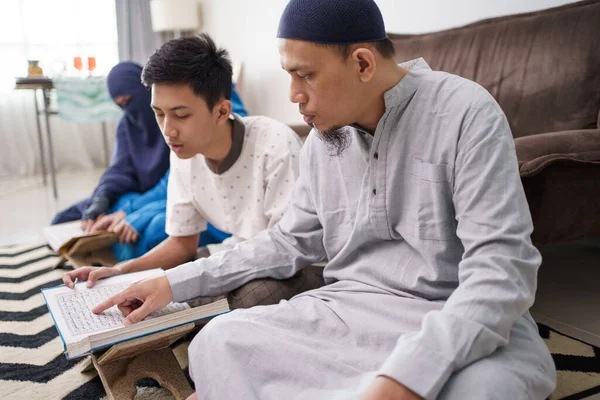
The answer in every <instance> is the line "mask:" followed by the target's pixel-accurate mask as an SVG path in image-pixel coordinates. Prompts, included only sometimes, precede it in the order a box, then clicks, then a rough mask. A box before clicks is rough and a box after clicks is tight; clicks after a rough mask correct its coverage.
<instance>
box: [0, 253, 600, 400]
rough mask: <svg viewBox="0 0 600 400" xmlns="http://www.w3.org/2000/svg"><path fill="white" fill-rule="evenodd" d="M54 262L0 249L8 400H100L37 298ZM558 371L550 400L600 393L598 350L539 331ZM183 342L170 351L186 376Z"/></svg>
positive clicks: (141, 397)
mask: <svg viewBox="0 0 600 400" xmlns="http://www.w3.org/2000/svg"><path fill="white" fill-rule="evenodd" d="M56 260H57V258H56V257H55V256H53V255H52V254H51V253H50V251H49V250H48V249H47V248H46V247H45V246H40V245H38V246H18V247H10V248H0V388H1V389H2V395H3V396H4V397H5V398H7V399H11V400H12V399H27V400H37V399H40V400H51V399H62V398H64V399H101V398H104V397H105V396H106V395H105V393H104V390H103V388H102V384H101V383H100V379H99V378H98V377H97V375H96V373H95V372H91V373H81V369H82V366H83V365H84V364H85V360H74V361H68V360H66V359H65V357H64V356H63V354H62V343H61V341H60V338H59V337H58V334H57V332H56V329H55V328H54V324H53V323H52V318H51V316H50V314H49V313H48V311H47V308H46V305H45V303H44V300H43V298H42V295H41V293H40V289H42V288H44V287H50V286H55V285H58V284H60V283H61V281H60V275H61V273H62V272H63V271H62V270H54V269H53V265H54V264H55V263H56ZM540 334H541V335H542V337H543V338H544V339H545V340H546V343H547V345H548V347H549V348H550V350H551V351H552V355H553V357H554V361H555V363H556V366H557V369H558V371H559V372H558V388H557V390H556V392H555V393H554V394H553V395H552V396H551V399H552V400H556V399H564V400H577V399H584V398H586V397H588V396H591V395H593V394H597V393H600V348H597V347H594V346H590V345H588V344H585V343H583V342H581V341H578V340H575V339H572V338H570V337H567V336H564V335H561V334H560V333H558V332H555V331H553V330H551V329H549V328H548V327H546V326H543V325H540ZM187 345H188V343H187V342H184V341H182V342H178V343H176V344H175V345H174V352H175V355H176V357H177V359H178V361H179V363H180V365H181V366H182V368H184V370H185V371H186V373H187ZM165 398H172V397H171V396H170V393H168V392H166V391H165V390H163V389H161V388H159V387H158V386H157V384H156V383H155V382H154V381H153V380H151V379H147V380H143V381H140V382H139V383H138V395H137V396H136V399H138V400H150V399H165Z"/></svg>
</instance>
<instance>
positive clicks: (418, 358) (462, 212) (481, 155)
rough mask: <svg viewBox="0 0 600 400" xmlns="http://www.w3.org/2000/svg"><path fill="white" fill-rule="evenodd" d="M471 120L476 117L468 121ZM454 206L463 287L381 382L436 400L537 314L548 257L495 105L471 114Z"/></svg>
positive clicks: (428, 319)
mask: <svg viewBox="0 0 600 400" xmlns="http://www.w3.org/2000/svg"><path fill="white" fill-rule="evenodd" d="M469 114H470V115H469ZM454 178H455V179H454V193H453V203H454V208H455V212H456V220H457V222H458V227H457V235H458V237H459V238H460V240H461V242H462V244H463V246H464V254H463V257H462V261H461V262H460V263H459V266H458V268H459V272H458V278H459V286H458V288H457V289H456V290H455V291H454V293H453V294H452V295H451V296H450V298H449V299H448V300H447V302H446V304H445V305H444V307H443V308H442V309H441V310H440V311H432V312H430V313H428V314H427V315H425V317H424V319H423V322H422V325H421V329H420V330H419V331H417V332H412V333H408V334H405V335H402V336H401V337H400V338H399V339H398V342H397V344H396V347H395V349H394V351H393V352H392V354H391V356H390V357H389V358H388V360H387V361H386V362H385V364H384V365H383V367H382V368H381V370H380V371H379V373H380V375H385V376H388V377H391V378H393V379H395V380H396V381H398V382H400V383H402V384H403V385H405V386H407V387H408V388H410V389H411V390H413V391H414V392H416V393H418V394H419V395H421V396H422V397H424V398H426V399H434V398H435V397H436V396H437V395H438V394H439V392H440V390H441V389H442V388H443V386H444V385H445V384H446V382H447V380H448V379H449V377H450V376H451V374H452V373H453V372H455V371H457V370H459V369H461V368H463V367H465V366H467V365H469V364H470V363H473V362H475V361H477V360H479V359H481V358H483V357H486V356H489V355H490V354H492V353H493V352H494V351H495V350H497V349H498V348H500V347H502V346H505V345H506V344H507V343H508V340H509V335H510V332H511V329H512V327H513V325H514V324H515V322H516V321H517V320H518V319H519V318H521V317H522V316H523V314H524V313H525V312H526V311H527V310H528V309H529V307H531V305H532V304H533V300H534V293H535V289H536V276H537V270H538V267H539V265H540V263H541V257H540V254H539V252H538V251H537V250H536V248H535V247H534V246H533V245H532V244H531V239H530V235H531V232H532V230H533V224H532V221H531V215H530V213H529V208H528V205H527V201H526V199H525V194H524V191H523V187H522V184H521V180H520V177H519V172H518V166H517V159H516V154H515V148H514V141H513V138H512V136H511V133H510V128H509V126H508V122H507V121H506V117H505V116H504V114H503V113H502V111H501V110H500V107H499V106H498V105H497V104H496V103H495V102H493V101H490V102H489V104H487V105H484V106H482V107H481V108H479V109H474V110H472V111H470V112H469V113H468V114H467V117H466V118H465V121H464V128H463V131H462V132H461V137H460V139H459V142H458V153H457V156H456V161H455V172H454Z"/></svg>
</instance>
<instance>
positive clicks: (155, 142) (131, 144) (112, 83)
mask: <svg viewBox="0 0 600 400" xmlns="http://www.w3.org/2000/svg"><path fill="white" fill-rule="evenodd" d="M141 76H142V67H141V66H140V65H138V64H135V63H133V62H122V63H119V64H117V65H115V66H114V67H113V69H112V70H111V71H110V73H109V74H108V77H107V80H106V83H107V86H108V92H109V94H110V96H111V97H112V98H113V99H116V98H117V97H119V96H128V95H131V99H130V100H129V102H128V103H127V104H126V105H125V106H124V107H122V108H123V111H124V115H123V117H121V120H120V121H119V124H118V126H117V138H116V145H115V151H114V154H113V158H112V161H111V165H110V166H109V168H108V169H107V170H106V172H105V173H104V175H103V176H102V178H101V179H100V183H99V184H98V187H97V189H96V191H95V193H94V196H96V195H99V194H100V195H104V196H106V197H108V198H109V199H110V201H111V203H112V202H114V201H115V200H116V199H117V198H118V197H119V196H120V195H122V194H124V193H128V192H138V193H143V192H145V191H146V190H148V189H150V188H152V187H153V186H154V185H156V184H157V183H158V181H160V179H161V178H162V177H163V176H164V175H165V173H166V172H167V170H168V169H169V147H168V146H167V144H166V143H165V141H164V139H163V136H162V133H161V131H160V128H159V127H158V124H157V123H156V118H155V116H154V112H153V111H152V108H151V107H150V102H151V95H150V90H149V89H148V88H146V87H145V86H144V85H143V84H142V82H141Z"/></svg>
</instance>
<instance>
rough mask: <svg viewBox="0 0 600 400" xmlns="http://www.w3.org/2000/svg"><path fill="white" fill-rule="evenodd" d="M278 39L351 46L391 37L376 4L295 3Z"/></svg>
mask: <svg viewBox="0 0 600 400" xmlns="http://www.w3.org/2000/svg"><path fill="white" fill-rule="evenodd" d="M277 37H278V38H282V39H296V40H304V41H307V42H313V43H329V44H351V43H361V42H375V41H379V40H383V39H386V38H387V34H386V33H385V26H384V23H383V16H382V15H381V11H379V7H377V4H375V2H374V1H373V0H291V1H290V2H289V3H288V4H287V6H286V7H285V10H284V11H283V14H282V15H281V19H280V20H279V29H278V30H277Z"/></svg>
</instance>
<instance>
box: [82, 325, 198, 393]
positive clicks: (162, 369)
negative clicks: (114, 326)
mask: <svg viewBox="0 0 600 400" xmlns="http://www.w3.org/2000/svg"><path fill="white" fill-rule="evenodd" d="M194 327H195V324H194V323H189V324H185V325H181V326H177V327H175V328H171V329H167V330H165V331H162V332H157V333H153V334H151V335H148V336H143V337H139V338H137V339H132V340H129V341H126V342H122V343H117V344H115V345H113V346H112V347H110V348H109V349H108V350H106V351H104V352H103V353H102V352H96V353H93V354H92V355H91V363H90V364H88V365H87V366H86V367H85V368H84V369H83V371H82V372H85V371H89V370H90V369H91V368H96V370H97V371H98V375H99V376H100V380H101V381H102V385H103V386H104V389H105V390H106V394H107V396H108V398H109V399H110V400H121V399H133V398H134V397H135V394H136V391H137V388H136V383H137V382H138V381H139V380H140V379H142V378H152V379H154V380H156V381H157V382H158V383H159V384H160V385H161V386H162V387H163V388H165V389H167V390H169V391H170V392H171V393H172V394H173V396H174V397H175V399H177V400H185V399H187V398H188V397H189V396H190V395H191V394H192V393H193V392H194V390H193V389H192V388H191V386H190V384H189V382H188V380H187V378H186V377H185V374H184V373H183V371H182V369H181V366H180V365H179V363H178V362H177V359H176V358H175V355H174V354H173V351H172V350H171V349H170V347H169V346H171V344H173V343H174V342H175V341H176V340H178V339H179V338H181V337H183V336H184V335H185V334H187V333H189V332H191V331H192V330H193V329H194ZM92 364H93V365H92Z"/></svg>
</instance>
